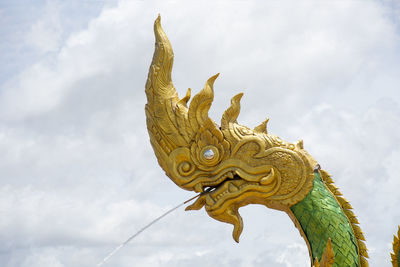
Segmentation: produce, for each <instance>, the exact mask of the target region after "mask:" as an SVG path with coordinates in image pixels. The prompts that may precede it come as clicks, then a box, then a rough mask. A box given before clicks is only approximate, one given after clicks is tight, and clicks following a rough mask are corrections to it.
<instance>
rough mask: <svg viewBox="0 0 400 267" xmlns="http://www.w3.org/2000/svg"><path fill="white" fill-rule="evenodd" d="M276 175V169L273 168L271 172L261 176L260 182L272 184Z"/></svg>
mask: <svg viewBox="0 0 400 267" xmlns="http://www.w3.org/2000/svg"><path fill="white" fill-rule="evenodd" d="M274 176H275V171H274V169H271V172H270V173H269V174H268V175H267V176H265V177H263V178H261V180H260V184H262V185H267V184H270V183H271V182H272V181H273V180H274V178H275V177H274Z"/></svg>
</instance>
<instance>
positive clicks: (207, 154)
mask: <svg viewBox="0 0 400 267" xmlns="http://www.w3.org/2000/svg"><path fill="white" fill-rule="evenodd" d="M214 156H215V153H214V151H213V150H212V149H211V148H209V149H207V150H205V151H204V152H203V157H204V158H205V159H208V160H211V159H213V158H214Z"/></svg>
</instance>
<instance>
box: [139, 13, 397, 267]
mask: <svg viewBox="0 0 400 267" xmlns="http://www.w3.org/2000/svg"><path fill="white" fill-rule="evenodd" d="M154 33H155V37H156V44H155V51H154V56H153V61H152V63H151V66H150V70H149V75H148V79H147V82H146V95H147V104H146V117H147V128H148V132H149V135H150V142H151V144H152V146H153V149H154V153H155V154H156V156H157V159H158V163H159V164H160V166H161V167H162V168H163V170H164V171H165V172H166V174H167V175H168V176H169V177H170V178H171V180H172V181H173V182H174V183H175V184H177V185H178V186H179V187H181V188H183V189H186V190H193V191H196V192H200V193H202V194H201V195H200V197H199V198H198V199H197V200H196V201H195V203H194V204H192V205H190V206H189V207H187V208H186V210H198V209H201V208H202V207H203V206H204V207H205V209H206V211H207V213H208V214H209V215H210V216H211V217H212V218H214V219H216V220H219V221H221V222H226V223H230V224H232V225H233V227H234V229H233V238H234V240H235V241H236V242H239V236H240V234H241V232H242V229H243V222H242V218H241V217H240V215H239V212H238V209H239V208H240V207H243V206H245V205H248V204H263V205H265V206H267V207H268V208H272V209H277V210H281V211H283V212H286V213H287V214H288V215H289V217H290V218H291V219H292V221H293V223H294V224H295V226H296V227H297V229H298V230H299V232H300V234H301V236H302V237H303V238H304V240H305V242H306V243H307V246H308V248H309V255H310V258H311V262H312V264H313V266H315V267H317V266H337V267H343V266H360V267H365V266H368V262H367V259H366V258H368V254H367V249H366V246H365V243H364V240H365V239H364V236H363V233H362V231H361V229H360V227H359V226H358V224H359V222H358V220H357V218H356V216H355V215H354V213H353V211H352V207H351V205H350V204H349V202H348V201H347V200H346V199H345V198H344V197H343V196H342V194H341V193H340V192H339V190H338V188H337V187H336V186H335V185H334V184H333V181H332V179H331V177H330V175H329V174H328V173H327V172H326V171H324V170H322V169H320V167H319V165H318V163H317V162H316V160H315V159H313V158H312V157H311V156H310V155H309V154H308V153H307V152H306V151H305V150H304V149H303V142H302V141H298V142H297V143H288V142H285V141H283V140H282V139H280V138H279V137H277V136H275V135H272V134H269V133H268V132H267V122H268V119H267V120H266V121H264V122H262V123H261V124H260V125H259V126H257V127H255V128H254V129H250V128H248V127H246V126H243V125H240V124H239V123H238V122H237V121H236V119H237V117H238V115H239V112H240V99H241V97H242V95H243V94H242V93H239V94H237V95H236V96H234V97H233V98H232V100H231V105H230V107H229V108H228V109H227V110H226V111H225V112H224V114H223V116H222V119H221V125H220V126H218V125H217V124H216V123H215V122H214V121H213V120H212V119H211V118H210V117H209V116H208V110H209V109H210V107H211V104H212V101H213V98H214V93H213V84H214V81H215V79H216V78H217V77H218V74H217V75H214V76H212V77H211V78H209V79H208V81H207V82H206V84H205V86H204V88H203V89H202V90H201V91H200V92H199V93H198V94H197V95H195V96H194V97H193V99H192V101H191V102H190V105H188V101H189V99H190V97H191V92H190V89H188V91H187V93H186V96H184V97H183V98H181V99H179V97H178V94H177V92H176V90H175V88H174V85H173V83H172V80H171V71H172V64H173V57H174V55H173V51H172V47H171V44H170V42H169V40H168V38H167V36H166V34H165V33H164V31H163V29H162V28H161V24H160V17H158V18H157V19H156V21H155V24H154ZM393 249H394V253H393V254H392V262H393V266H399V265H400V264H399V258H398V254H399V240H398V238H397V237H395V240H394V242H393Z"/></svg>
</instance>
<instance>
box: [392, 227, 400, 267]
mask: <svg viewBox="0 0 400 267" xmlns="http://www.w3.org/2000/svg"><path fill="white" fill-rule="evenodd" d="M399 237H400V226H399V229H398V231H397V236H396V235H394V236H393V253H391V255H390V256H392V264H393V267H399V266H400V257H399V252H400V241H399Z"/></svg>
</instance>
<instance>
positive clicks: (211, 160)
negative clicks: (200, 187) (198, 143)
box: [200, 145, 219, 166]
mask: <svg viewBox="0 0 400 267" xmlns="http://www.w3.org/2000/svg"><path fill="white" fill-rule="evenodd" d="M200 155H201V158H202V159H201V161H202V162H203V164H205V165H208V166H213V165H215V164H217V163H218V160H219V151H218V148H217V147H215V146H213V145H208V146H205V147H203V148H202V149H201V150H200Z"/></svg>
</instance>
